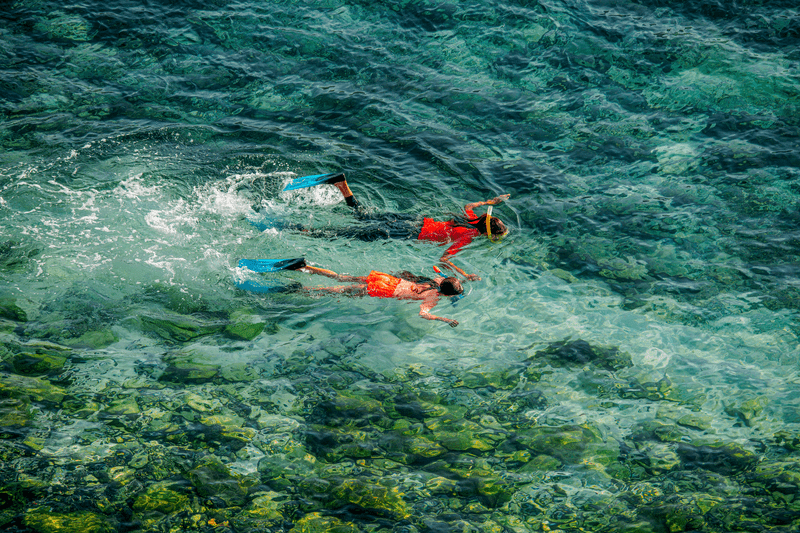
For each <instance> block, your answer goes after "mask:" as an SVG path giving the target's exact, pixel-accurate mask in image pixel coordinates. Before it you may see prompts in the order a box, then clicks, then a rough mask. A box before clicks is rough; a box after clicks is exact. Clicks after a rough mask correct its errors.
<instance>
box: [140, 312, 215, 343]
mask: <svg viewBox="0 0 800 533" xmlns="http://www.w3.org/2000/svg"><path fill="white" fill-rule="evenodd" d="M140 321H141V324H142V331H144V332H145V333H155V334H156V335H158V336H159V337H161V338H163V339H164V340H166V341H170V342H175V343H184V342H188V341H191V340H193V339H196V338H198V337H203V336H206V335H213V334H214V333H218V332H220V331H222V330H223V329H224V328H225V325H224V324H219V323H204V322H200V321H199V320H196V319H194V318H191V317H187V316H181V315H172V316H160V317H153V316H147V315H144V316H142V317H141V319H140Z"/></svg>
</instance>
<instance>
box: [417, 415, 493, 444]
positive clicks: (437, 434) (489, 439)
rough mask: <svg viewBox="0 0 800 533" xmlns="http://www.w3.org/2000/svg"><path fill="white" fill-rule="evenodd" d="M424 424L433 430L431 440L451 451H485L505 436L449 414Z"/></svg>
mask: <svg viewBox="0 0 800 533" xmlns="http://www.w3.org/2000/svg"><path fill="white" fill-rule="evenodd" d="M425 425H426V427H427V428H428V429H429V430H430V431H432V432H433V440H434V441H436V442H438V443H439V444H441V445H442V446H444V447H445V448H447V449H448V450H451V451H462V452H463V451H467V450H472V451H474V452H486V451H489V450H492V449H494V448H495V446H497V444H498V443H499V442H501V441H502V440H504V439H505V438H506V436H505V435H503V434H502V433H500V432H497V431H495V430H493V429H486V428H484V427H483V426H481V425H480V424H477V423H475V422H473V421H471V420H466V419H459V418H455V417H451V416H444V417H440V418H436V419H432V420H428V421H427V422H426V423H425Z"/></svg>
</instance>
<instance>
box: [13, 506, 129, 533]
mask: <svg viewBox="0 0 800 533" xmlns="http://www.w3.org/2000/svg"><path fill="white" fill-rule="evenodd" d="M22 523H23V524H24V525H25V526H26V527H29V528H31V529H33V530H34V531H38V532H39V533H111V532H112V531H116V528H115V527H114V526H113V525H112V524H111V523H110V522H109V521H108V520H107V519H106V518H105V517H104V516H102V515H100V514H97V513H91V512H88V511H76V512H74V513H52V512H50V511H49V510H48V509H45V508H42V507H36V508H33V509H29V510H27V511H26V512H25V515H24V516H23V518H22Z"/></svg>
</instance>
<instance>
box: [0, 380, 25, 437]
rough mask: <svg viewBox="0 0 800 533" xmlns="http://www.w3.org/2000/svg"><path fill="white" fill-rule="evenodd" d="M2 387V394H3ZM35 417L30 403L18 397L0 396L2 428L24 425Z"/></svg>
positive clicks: (0, 394) (0, 422)
mask: <svg viewBox="0 0 800 533" xmlns="http://www.w3.org/2000/svg"><path fill="white" fill-rule="evenodd" d="M2 392H3V391H2V388H0V396H2ZM32 419H33V413H32V412H31V408H30V404H28V402H25V401H22V400H20V399H18V398H0V428H8V427H13V426H24V425H26V424H27V423H28V421H30V420H32Z"/></svg>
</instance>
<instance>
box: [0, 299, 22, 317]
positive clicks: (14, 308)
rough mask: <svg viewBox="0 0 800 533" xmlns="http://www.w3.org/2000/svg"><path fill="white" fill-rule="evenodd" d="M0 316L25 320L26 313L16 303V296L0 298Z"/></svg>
mask: <svg viewBox="0 0 800 533" xmlns="http://www.w3.org/2000/svg"><path fill="white" fill-rule="evenodd" d="M0 318H6V319H8V320H13V321H15V322H27V321H28V314H27V313H26V312H25V311H24V310H23V309H22V308H21V307H19V306H18V305H17V300H16V298H0Z"/></svg>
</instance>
